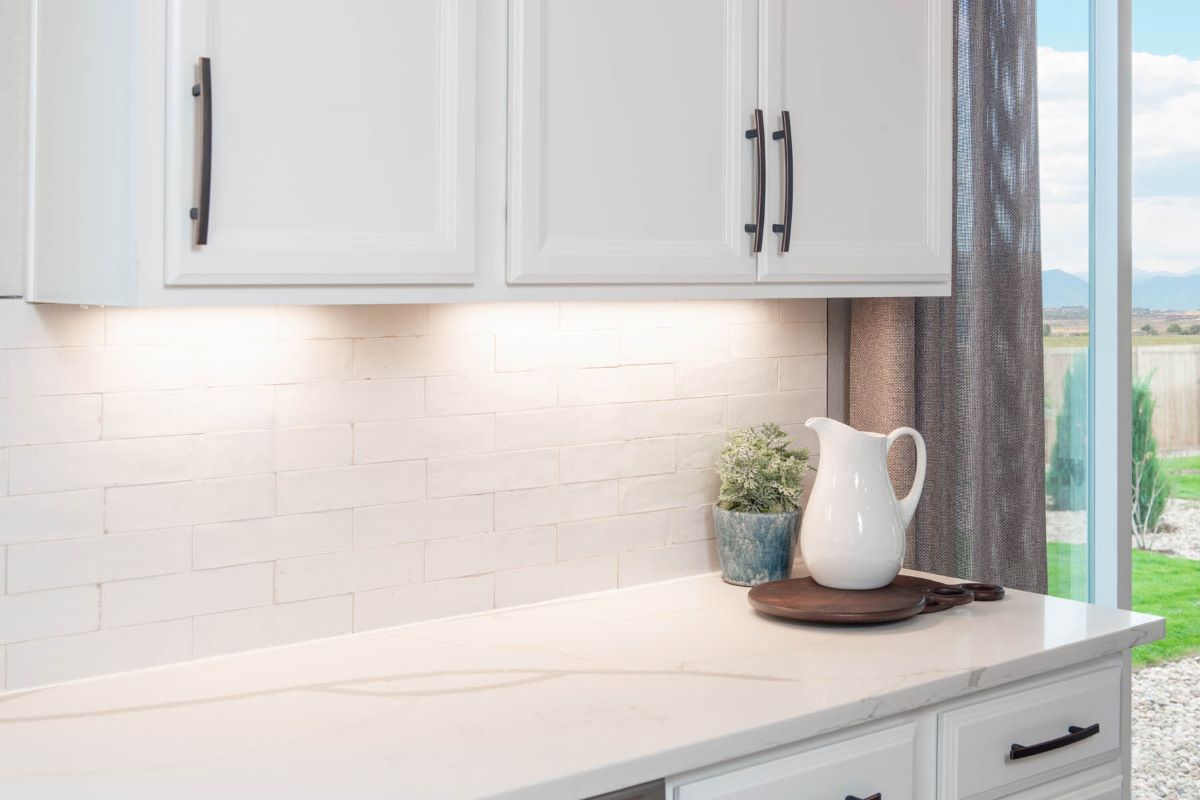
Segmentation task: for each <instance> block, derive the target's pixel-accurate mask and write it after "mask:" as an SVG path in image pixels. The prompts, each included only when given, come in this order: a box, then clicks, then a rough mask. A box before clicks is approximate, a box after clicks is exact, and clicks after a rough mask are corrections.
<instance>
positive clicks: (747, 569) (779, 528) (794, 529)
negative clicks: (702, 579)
mask: <svg viewBox="0 0 1200 800" xmlns="http://www.w3.org/2000/svg"><path fill="white" fill-rule="evenodd" d="M713 522H714V523H715V526H716V529H717V555H719V556H720V558H721V578H722V579H723V580H724V581H725V582H726V583H732V584H736V585H737V586H757V585H758V584H760V583H766V582H767V581H778V580H783V579H784V578H788V577H791V574H792V558H793V556H795V554H796V537H797V535H798V534H799V528H800V526H799V522H800V512H799V510H797V511H789V512H787V513H786V514H751V513H747V512H744V511H726V510H725V509H723V508H721V507H720V506H713Z"/></svg>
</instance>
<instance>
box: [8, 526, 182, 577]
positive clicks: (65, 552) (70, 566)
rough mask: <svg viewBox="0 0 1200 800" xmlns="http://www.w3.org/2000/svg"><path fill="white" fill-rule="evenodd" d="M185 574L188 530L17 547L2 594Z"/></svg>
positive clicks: (13, 549)
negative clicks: (4, 592) (150, 576)
mask: <svg viewBox="0 0 1200 800" xmlns="http://www.w3.org/2000/svg"><path fill="white" fill-rule="evenodd" d="M191 568H192V531H191V529H190V528H171V529H168V530H162V531H146V532H143V533H114V534H109V535H107V536H87V537H84V538H81V539H66V540H63V541H57V542H36V543H33V544H18V545H12V546H10V547H9V548H8V591H10V592H29V591H35V590H38V589H54V588H58V587H62V586H80V585H83V584H89V583H102V582H106V581H115V580H123V579H126V578H142V577H146V576H149V575H164V574H169V573H172V572H186V571H188V570H189V569H191Z"/></svg>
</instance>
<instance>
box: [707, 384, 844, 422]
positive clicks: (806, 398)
mask: <svg viewBox="0 0 1200 800" xmlns="http://www.w3.org/2000/svg"><path fill="white" fill-rule="evenodd" d="M824 413H825V390H824V389H800V390H797V391H793V392H770V393H767V394H745V395H738V396H735V397H730V398H729V427H730V428H748V427H750V426H751V425H762V424H763V423H764V422H774V423H776V424H778V425H784V426H786V425H799V424H802V423H803V422H804V421H805V420H806V419H808V418H809V417H814V416H820V415H822V414H824Z"/></svg>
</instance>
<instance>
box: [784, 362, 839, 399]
mask: <svg viewBox="0 0 1200 800" xmlns="http://www.w3.org/2000/svg"><path fill="white" fill-rule="evenodd" d="M828 369H829V365H828V360H827V358H826V357H825V356H824V355H819V356H790V357H788V358H781V359H780V360H779V388H780V389H783V390H784V391H789V390H791V389H820V390H821V391H824V390H825V383H826V380H827V377H828Z"/></svg>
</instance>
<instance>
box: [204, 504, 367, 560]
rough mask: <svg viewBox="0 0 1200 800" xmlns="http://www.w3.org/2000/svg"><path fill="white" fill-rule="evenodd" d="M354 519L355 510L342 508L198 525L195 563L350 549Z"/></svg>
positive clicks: (290, 556) (307, 554)
mask: <svg viewBox="0 0 1200 800" xmlns="http://www.w3.org/2000/svg"><path fill="white" fill-rule="evenodd" d="M352 521H353V512H351V511H349V510H342V511H324V512H320V513H316V514H297V515H295V516H282V517H264V518H263V519H252V520H239V521H237V522H220V523H216V524H213V525H197V526H196V527H195V528H194V529H193V532H192V541H193V545H192V552H193V556H192V558H193V564H192V566H193V567H194V568H195V569H210V568H213V567H228V566H232V565H234V564H253V563H256V562H260V561H276V560H278V559H283V558H297V557H299V556H311V555H317V554H319V553H336V552H340V551H342V550H349V549H350V548H351V547H353V533H352V530H353V522H352Z"/></svg>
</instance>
